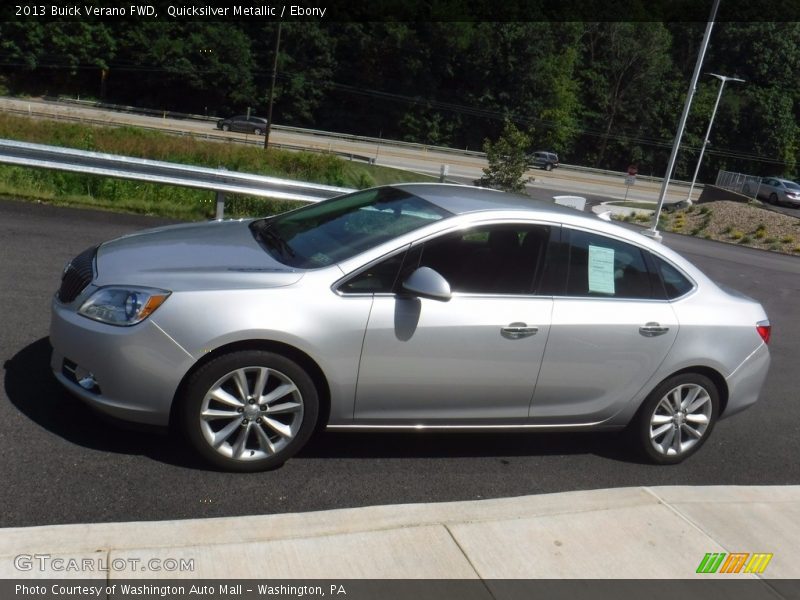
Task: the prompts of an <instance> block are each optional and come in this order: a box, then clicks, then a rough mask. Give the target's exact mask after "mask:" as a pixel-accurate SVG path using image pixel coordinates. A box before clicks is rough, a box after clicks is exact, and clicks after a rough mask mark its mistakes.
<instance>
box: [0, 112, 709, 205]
mask: <svg viewBox="0 0 800 600" xmlns="http://www.w3.org/2000/svg"><path fill="white" fill-rule="evenodd" d="M0 111H8V112H12V113H13V114H23V115H24V114H30V115H31V116H34V117H37V118H39V117H43V116H47V117H48V118H62V119H70V120H76V121H82V122H86V123H93V124H102V125H136V126H139V127H149V128H154V129H160V130H164V131H170V132H175V133H183V134H190V135H193V136H197V137H200V138H203V137H206V138H208V139H217V140H223V141H224V140H226V139H227V140H237V141H249V142H254V143H263V138H262V137H260V136H254V135H246V134H242V133H232V132H222V131H220V130H218V129H217V128H216V121H198V120H189V119H171V118H157V117H153V116H144V115H138V114H131V113H125V112H116V111H112V110H104V109H98V108H93V107H85V106H79V105H70V104H61V103H56V102H45V101H42V100H19V99H13V98H0ZM352 137H353V136H341V135H336V134H330V135H325V134H323V133H322V132H316V133H309V132H302V131H297V130H287V129H285V128H281V127H280V126H276V128H275V129H273V131H272V134H271V135H270V142H271V143H274V144H276V145H279V146H280V145H285V146H290V147H293V148H306V149H310V150H317V151H323V152H327V151H335V152H340V153H343V154H352V155H355V156H361V157H365V158H368V159H372V160H374V162H375V164H377V165H382V166H387V167H394V168H398V169H404V170H407V171H413V172H416V173H423V174H427V175H435V176H438V175H439V173H440V169H441V166H442V165H447V166H448V177H449V178H451V179H454V180H457V181H463V182H467V181H468V182H472V181H474V180H475V179H478V178H480V177H481V175H482V169H483V168H484V167H485V166H486V165H487V163H486V159H485V158H483V157H482V156H476V155H475V153H474V152H468V151H467V149H465V151H464V152H460V151H447V152H445V151H442V150H440V149H436V148H432V147H427V146H424V145H419V144H398V143H393V142H391V141H389V140H379V139H374V140H369V141H367V140H363V139H351V138H352ZM469 150H479V149H478V148H472V149H469ZM561 160H562V162H567V163H568V162H569V160H568V157H561ZM624 175H625V174H624V173H619V174H614V175H604V174H600V173H594V172H585V171H579V170H574V169H570V168H566V167H561V168H558V169H555V170H553V171H550V172H546V171H544V170H541V169H532V170H530V171H528V173H527V176H528V177H531V178H533V181H532V182H531V184H530V185H529V190H533V191H534V195H535V193H536V191H537V190H541V191H547V192H554V191H558V192H560V193H568V194H578V195H581V196H585V195H587V194H590V195H592V194H597V195H602V196H604V197H606V198H607V199H620V200H621V199H623V198H625V196H626V186H625V176H624ZM647 179H648V178H646V177H644V176H641V177H639V178H638V180H637V182H636V184H635V185H634V186H632V187H630V188H629V189H628V190H627V192H628V193H627V199H628V200H632V201H656V200H657V199H658V194H659V191H660V188H661V184H660V182H658V181H652V182H651V181H647ZM687 192H688V185H682V184H679V183H677V182H673V184H671V185H670V188H669V193H668V195H667V202H678V201H681V200H684V199H685V198H686V195H687ZM699 194H700V187H697V188H695V191H694V193H693V198H695V199H696V198H697V197H698V196H699ZM551 195H552V194H551Z"/></svg>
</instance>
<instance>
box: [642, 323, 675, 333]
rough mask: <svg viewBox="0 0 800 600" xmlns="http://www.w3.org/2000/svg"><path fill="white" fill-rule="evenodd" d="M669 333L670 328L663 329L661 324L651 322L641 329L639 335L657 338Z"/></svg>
mask: <svg viewBox="0 0 800 600" xmlns="http://www.w3.org/2000/svg"><path fill="white" fill-rule="evenodd" d="M668 331H669V327H662V326H661V325H660V324H658V323H655V322H653V321H651V322H650V323H645V324H644V325H642V326H641V327H639V333H641V334H642V335H643V336H644V337H656V336H657V335H664V334H665V333H667V332H668Z"/></svg>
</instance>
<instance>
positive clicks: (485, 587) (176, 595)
mask: <svg viewBox="0 0 800 600" xmlns="http://www.w3.org/2000/svg"><path fill="white" fill-rule="evenodd" d="M0 598H3V599H4V600H10V599H12V598H13V599H23V598H30V599H37V600H86V599H89V598H101V599H104V600H106V599H108V600H131V599H138V600H163V599H185V598H209V599H211V598H213V599H220V598H227V599H230V600H256V599H262V598H270V599H273V600H292V599H296V598H339V599H347V600H378V599H379V600H442V599H449V598H453V599H457V600H531V599H538V598H541V599H546V600H584V599H585V600H622V599H623V598H624V599H625V600H637V599H639V598H641V599H642V600H675V599H676V598H679V599H680V600H780V599H783V600H799V599H800V580H796V579H771V580H763V579H756V578H752V579H750V578H748V579H744V578H743V579H737V580H735V579H730V578H725V579H722V578H719V576H716V575H711V576H709V577H708V578H707V579H706V578H702V579H700V578H698V579H692V580H662V579H638V580H631V579H625V580H615V579H601V580H586V579H568V580H555V579H542V580H530V579H511V580H497V579H489V580H481V579H475V580H462V579H435V580H431V579H381V580H376V579H341V580H318V579H308V580H269V579H263V580H234V579H232V580H223V579H197V580H192V579H171V580H170V579H149V580H142V579H140V580H115V579H82V580H81V579H62V580H56V579H49V580H44V579H41V580H32V579H29V580H20V579H17V580H14V579H6V580H2V581H0Z"/></svg>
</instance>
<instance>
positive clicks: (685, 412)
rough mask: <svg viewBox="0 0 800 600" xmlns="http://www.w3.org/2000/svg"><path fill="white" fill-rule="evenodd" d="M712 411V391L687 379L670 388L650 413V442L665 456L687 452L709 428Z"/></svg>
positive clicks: (674, 455)
mask: <svg viewBox="0 0 800 600" xmlns="http://www.w3.org/2000/svg"><path fill="white" fill-rule="evenodd" d="M712 414H713V404H712V401H711V395H710V394H709V392H708V391H707V390H706V389H705V388H704V387H703V386H701V385H698V384H696V383H686V384H681V385H678V386H676V387H674V388H672V389H671V390H669V391H668V392H667V393H666V394H664V396H663V397H662V398H661V400H660V401H659V403H658V404H657V405H656V408H655V410H654V411H653V413H652V415H651V416H650V443H651V444H652V447H653V449H654V450H655V451H656V452H657V453H659V454H661V455H663V456H668V457H678V456H681V455H683V454H686V453H687V452H689V451H690V450H691V449H692V448H693V447H694V446H695V445H696V444H698V442H699V441H700V440H702V439H703V437H704V436H705V435H706V432H707V431H708V428H709V425H710V424H711V418H712Z"/></svg>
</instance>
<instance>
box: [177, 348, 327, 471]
mask: <svg viewBox="0 0 800 600" xmlns="http://www.w3.org/2000/svg"><path fill="white" fill-rule="evenodd" d="M182 401H183V403H182V406H181V411H180V413H179V414H180V420H181V425H182V427H183V430H184V432H185V433H186V436H187V437H188V439H189V442H190V443H191V445H192V446H193V447H194V448H195V450H197V452H198V453H199V454H200V455H201V456H202V457H203V458H204V459H206V460H207V461H208V462H210V463H211V464H213V465H215V466H216V467H219V468H222V469H225V470H228V471H248V472H249V471H263V470H266V469H272V468H275V467H278V466H280V465H282V464H283V463H284V462H285V461H286V460H287V459H288V458H290V457H291V456H292V455H294V454H295V453H296V452H297V451H298V450H300V448H302V447H303V445H304V444H305V443H306V442H307V441H308V439H309V437H311V434H312V433H313V431H314V428H315V426H316V421H317V415H318V412H319V399H318V395H317V390H316V387H315V386H314V382H313V381H312V380H311V378H310V377H309V376H308V374H307V373H306V372H305V370H303V368H302V367H300V366H299V365H298V364H297V363H295V362H294V361H292V360H289V359H288V358H286V357H284V356H281V355H279V354H274V353H272V352H266V351H261V350H248V351H240V352H233V353H230V354H225V355H222V356H220V357H218V358H215V359H213V360H212V361H211V362H209V363H208V364H206V365H204V366H203V367H201V368H200V369H198V370H197V371H196V372H195V373H194V374H193V375H192V376H191V378H190V380H189V381H188V382H187V385H186V393H185V395H184V397H183V399H182Z"/></svg>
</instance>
